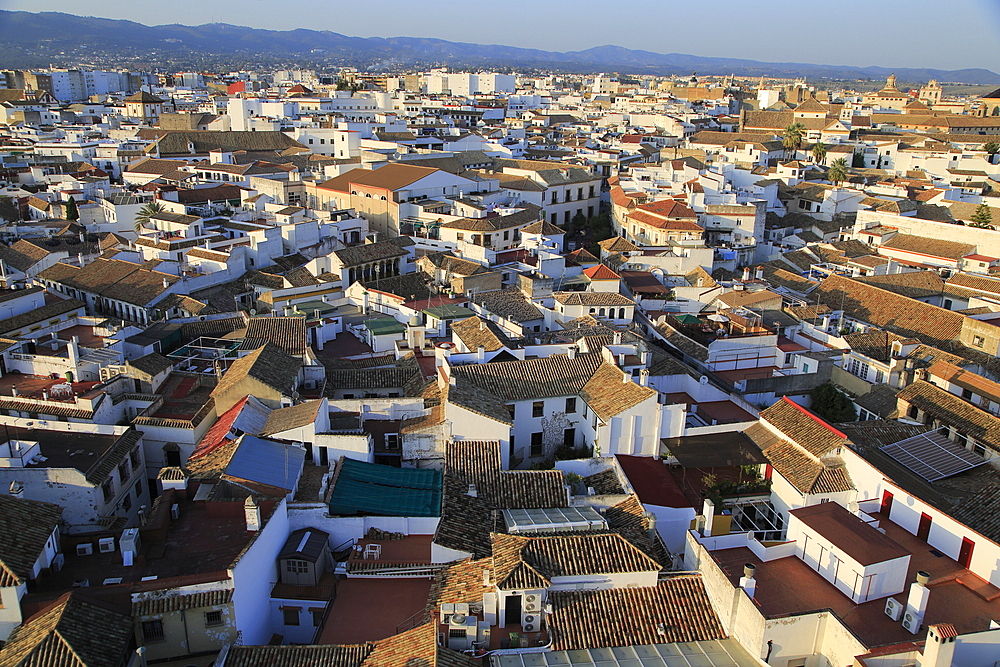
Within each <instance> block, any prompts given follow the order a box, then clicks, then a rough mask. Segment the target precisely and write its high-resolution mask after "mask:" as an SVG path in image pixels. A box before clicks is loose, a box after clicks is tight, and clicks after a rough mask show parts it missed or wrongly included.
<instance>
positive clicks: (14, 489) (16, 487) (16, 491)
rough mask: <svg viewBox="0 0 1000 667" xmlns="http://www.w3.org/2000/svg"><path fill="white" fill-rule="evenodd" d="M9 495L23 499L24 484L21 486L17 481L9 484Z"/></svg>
mask: <svg viewBox="0 0 1000 667" xmlns="http://www.w3.org/2000/svg"><path fill="white" fill-rule="evenodd" d="M10 495H12V496H14V497H15V498H23V497H24V484H22V483H21V482H19V481H17V480H16V479H15V480H14V481H13V482H11V483H10Z"/></svg>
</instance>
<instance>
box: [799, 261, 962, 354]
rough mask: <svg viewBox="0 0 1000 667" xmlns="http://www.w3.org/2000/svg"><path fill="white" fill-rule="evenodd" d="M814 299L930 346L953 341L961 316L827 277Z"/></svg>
mask: <svg viewBox="0 0 1000 667" xmlns="http://www.w3.org/2000/svg"><path fill="white" fill-rule="evenodd" d="M813 295H814V296H818V298H819V299H820V300H821V301H822V303H823V304H824V305H826V306H828V307H829V308H830V309H831V310H843V311H844V313H845V314H846V315H847V316H848V317H850V318H853V319H856V320H860V321H862V322H867V323H868V324H872V325H875V326H877V327H881V328H884V329H888V330H890V331H892V332H894V333H897V334H899V335H902V336H905V337H908V338H909V337H913V338H917V339H919V340H921V341H922V342H924V343H927V344H930V345H941V344H944V343H946V342H948V341H952V340H957V339H958V337H959V334H960V333H961V331H962V323H963V321H964V319H965V316H964V315H962V314H961V313H956V312H953V311H950V310H945V309H943V308H938V307H937V306H932V305H930V304H927V303H923V302H922V301H916V300H914V299H911V298H909V297H906V296H902V295H899V294H896V293H894V292H891V291H888V290H884V289H880V288H878V287H875V286H874V285H867V284H865V283H862V282H858V281H857V280H852V279H850V278H845V277H843V276H836V275H834V276H830V277H828V278H826V279H824V280H823V282H821V283H820V285H819V287H817V288H816V291H815V292H813Z"/></svg>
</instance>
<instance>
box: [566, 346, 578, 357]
mask: <svg viewBox="0 0 1000 667" xmlns="http://www.w3.org/2000/svg"><path fill="white" fill-rule="evenodd" d="M566 356H567V357H569V358H570V359H576V345H570V346H569V348H568V349H567V350H566Z"/></svg>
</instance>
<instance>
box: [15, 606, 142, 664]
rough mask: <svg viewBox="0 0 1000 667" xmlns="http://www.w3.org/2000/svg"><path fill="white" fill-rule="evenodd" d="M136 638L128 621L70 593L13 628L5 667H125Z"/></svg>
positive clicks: (130, 621)
mask: <svg viewBox="0 0 1000 667" xmlns="http://www.w3.org/2000/svg"><path fill="white" fill-rule="evenodd" d="M134 633H135V629H134V627H133V625H132V619H131V618H129V617H128V616H126V615H124V614H121V613H118V612H116V611H112V610H111V609H109V608H107V607H106V606H105V605H104V604H101V603H98V602H97V601H91V600H87V599H84V598H83V596H82V595H81V594H79V593H67V594H65V595H63V596H62V597H60V598H59V599H58V600H57V601H56V602H55V603H54V604H53V605H52V606H50V607H49V608H47V609H45V610H44V611H42V612H40V613H39V614H36V615H35V616H33V617H32V618H30V619H29V620H28V621H27V622H25V623H24V624H23V625H20V626H18V627H16V628H14V631H13V632H11V635H10V638H9V639H8V640H7V643H6V644H4V647H3V648H2V649H0V666H2V667H50V666H51V667H56V666H58V667H120V665H122V664H124V663H125V662H126V661H127V660H128V654H129V649H130V647H131V643H132V640H133V636H134Z"/></svg>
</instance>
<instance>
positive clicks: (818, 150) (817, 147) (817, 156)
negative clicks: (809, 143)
mask: <svg viewBox="0 0 1000 667" xmlns="http://www.w3.org/2000/svg"><path fill="white" fill-rule="evenodd" d="M812 156H813V161H814V162H815V163H816V164H822V163H823V160H825V159H826V145H825V144H824V143H823V142H822V141H817V142H816V143H815V144H813V147H812Z"/></svg>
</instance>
